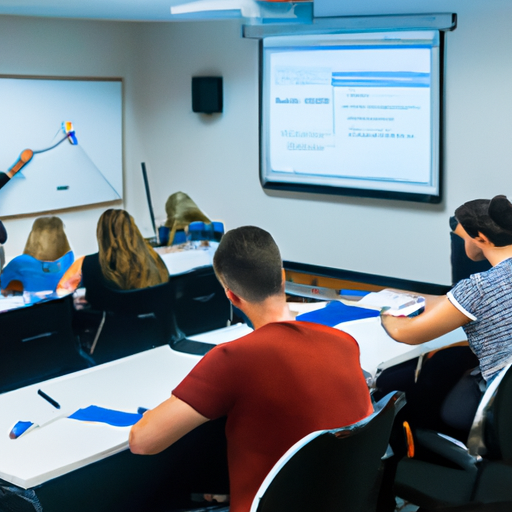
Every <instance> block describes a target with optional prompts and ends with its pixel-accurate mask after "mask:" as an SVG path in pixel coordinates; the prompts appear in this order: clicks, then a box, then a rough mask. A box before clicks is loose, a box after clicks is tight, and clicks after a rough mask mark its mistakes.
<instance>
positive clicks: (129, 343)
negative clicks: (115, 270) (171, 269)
mask: <svg viewBox="0 0 512 512" xmlns="http://www.w3.org/2000/svg"><path fill="white" fill-rule="evenodd" d="M87 299H88V302H89V304H90V306H91V308H92V309H93V310H97V311H104V312H106V316H105V324H104V327H103V328H102V329H101V334H100V335H99V338H98V340H97V344H96V345H95V348H94V352H93V354H91V358H92V360H93V361H94V362H95V363H96V364H100V363H105V362H107V361H111V360H113V359H119V358H121V357H125V356H129V355H132V354H136V353H138V352H142V351H144V350H149V349H151V348H154V347H157V346H160V345H165V344H167V343H170V342H171V341H173V340H174V339H175V338H177V337H179V336H178V335H177V332H178V330H177V327H176V320H175V315H174V289H173V286H172V283H170V282H169V281H168V282H166V283H163V284H159V285H156V286H151V287H149V288H141V289H137V290H115V289H112V288H103V289H102V291H101V293H98V294H96V293H92V294H88V295H87ZM98 323H99V319H98Z"/></svg>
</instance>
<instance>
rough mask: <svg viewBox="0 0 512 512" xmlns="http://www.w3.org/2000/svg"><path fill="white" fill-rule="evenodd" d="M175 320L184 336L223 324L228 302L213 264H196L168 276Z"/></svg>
mask: <svg viewBox="0 0 512 512" xmlns="http://www.w3.org/2000/svg"><path fill="white" fill-rule="evenodd" d="M170 281H171V283H172V286H173V289H174V311H175V314H176V322H177V324H178V327H179V328H180V330H181V331H183V332H184V333H185V334H186V335H187V336H192V335H194V334H199V333H203V332H207V331H212V330H214V329H220V328H221V327H226V325H227V323H228V320H231V303H230V302H229V300H228V299H227V297H226V294H225V293H224V289H223V287H222V285H221V284H220V283H219V281H218V279H217V277H216V276H215V272H214V271H213V267H211V266H207V267H200V268H196V269H193V270H190V271H189V272H185V273H183V274H178V275H173V276H171V278H170Z"/></svg>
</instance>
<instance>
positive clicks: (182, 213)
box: [165, 192, 211, 245]
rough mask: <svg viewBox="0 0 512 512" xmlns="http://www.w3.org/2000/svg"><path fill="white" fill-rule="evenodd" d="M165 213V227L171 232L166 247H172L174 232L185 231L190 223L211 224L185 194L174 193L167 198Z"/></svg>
mask: <svg viewBox="0 0 512 512" xmlns="http://www.w3.org/2000/svg"><path fill="white" fill-rule="evenodd" d="M165 211H166V213H167V221H166V222H165V225H166V227H168V228H169V229H170V230H171V232H170V233H169V242H168V245H172V242H173V240H174V235H175V233H176V231H177V230H179V229H185V228H186V227H187V226H188V225H189V224H190V223H191V222H195V221H202V222H208V223H210V222H211V221H210V219H209V218H208V217H207V216H206V215H205V214H204V213H203V212H202V211H201V210H200V209H199V207H198V206H197V204H196V203H194V201H193V200H192V199H191V198H190V196H188V195H187V194H185V192H175V193H174V194H172V195H171V196H169V198H168V199H167V202H166V203H165Z"/></svg>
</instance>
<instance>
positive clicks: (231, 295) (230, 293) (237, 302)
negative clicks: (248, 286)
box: [226, 288, 240, 308]
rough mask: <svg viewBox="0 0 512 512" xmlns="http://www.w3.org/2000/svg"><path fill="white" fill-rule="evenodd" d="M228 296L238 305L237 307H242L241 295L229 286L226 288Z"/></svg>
mask: <svg viewBox="0 0 512 512" xmlns="http://www.w3.org/2000/svg"><path fill="white" fill-rule="evenodd" d="M226 297H227V298H228V299H229V301H230V302H231V304H233V306H236V307H237V308H239V307H240V297H239V296H238V295H237V294H236V293H233V292H232V291H231V290H230V289H229V288H226Z"/></svg>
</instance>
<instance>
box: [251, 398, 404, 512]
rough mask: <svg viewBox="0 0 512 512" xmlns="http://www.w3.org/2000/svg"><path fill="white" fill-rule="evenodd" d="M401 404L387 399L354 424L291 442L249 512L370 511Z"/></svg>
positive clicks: (399, 399) (397, 400)
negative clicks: (380, 469)
mask: <svg viewBox="0 0 512 512" xmlns="http://www.w3.org/2000/svg"><path fill="white" fill-rule="evenodd" d="M404 404H405V395H404V393H401V392H393V393H389V394H388V395H386V396H385V397H384V398H382V399H381V400H380V401H379V402H378V403H377V404H376V407H375V412H374V413H373V414H371V415H370V416H368V417H367V418H365V419H363V420H361V421H360V422H358V423H355V424H353V425H349V426H347V427H343V428H339V429H335V430H321V431H318V432H313V433H312V434H309V435H308V436H306V437H305V438H303V439H302V440H300V441H299V442H297V443H296V444H295V445H294V446H292V447H291V448H290V449H289V450H288V452H286V453H285V454H284V455H283V457H281V459H280V460H279V461H278V462H277V463H276V465H275V466H274V468H273V469H272V471H271V472H270V473H269V475H268V476H267V477H266V479H265V480H264V481H263V483H262V485H261V487H260V489H259V490H258V492H257V494H256V497H255V498H254V501H253V504H252V507H251V512H288V511H290V512H292V511H293V512H312V511H321V512H339V511H341V510H347V511H350V512H370V511H372V510H375V500H374V498H375V496H376V489H375V485H376V482H377V476H378V472H379V468H380V466H381V462H382V461H381V459H382V457H383V456H384V454H385V452H386V449H387V446H388V442H389V436H390V432H391V426H392V424H393V420H394V417H395V414H396V412H397V411H398V410H400V408H401V407H402V406H403V405H404ZM341 406H343V405H342V404H341Z"/></svg>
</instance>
